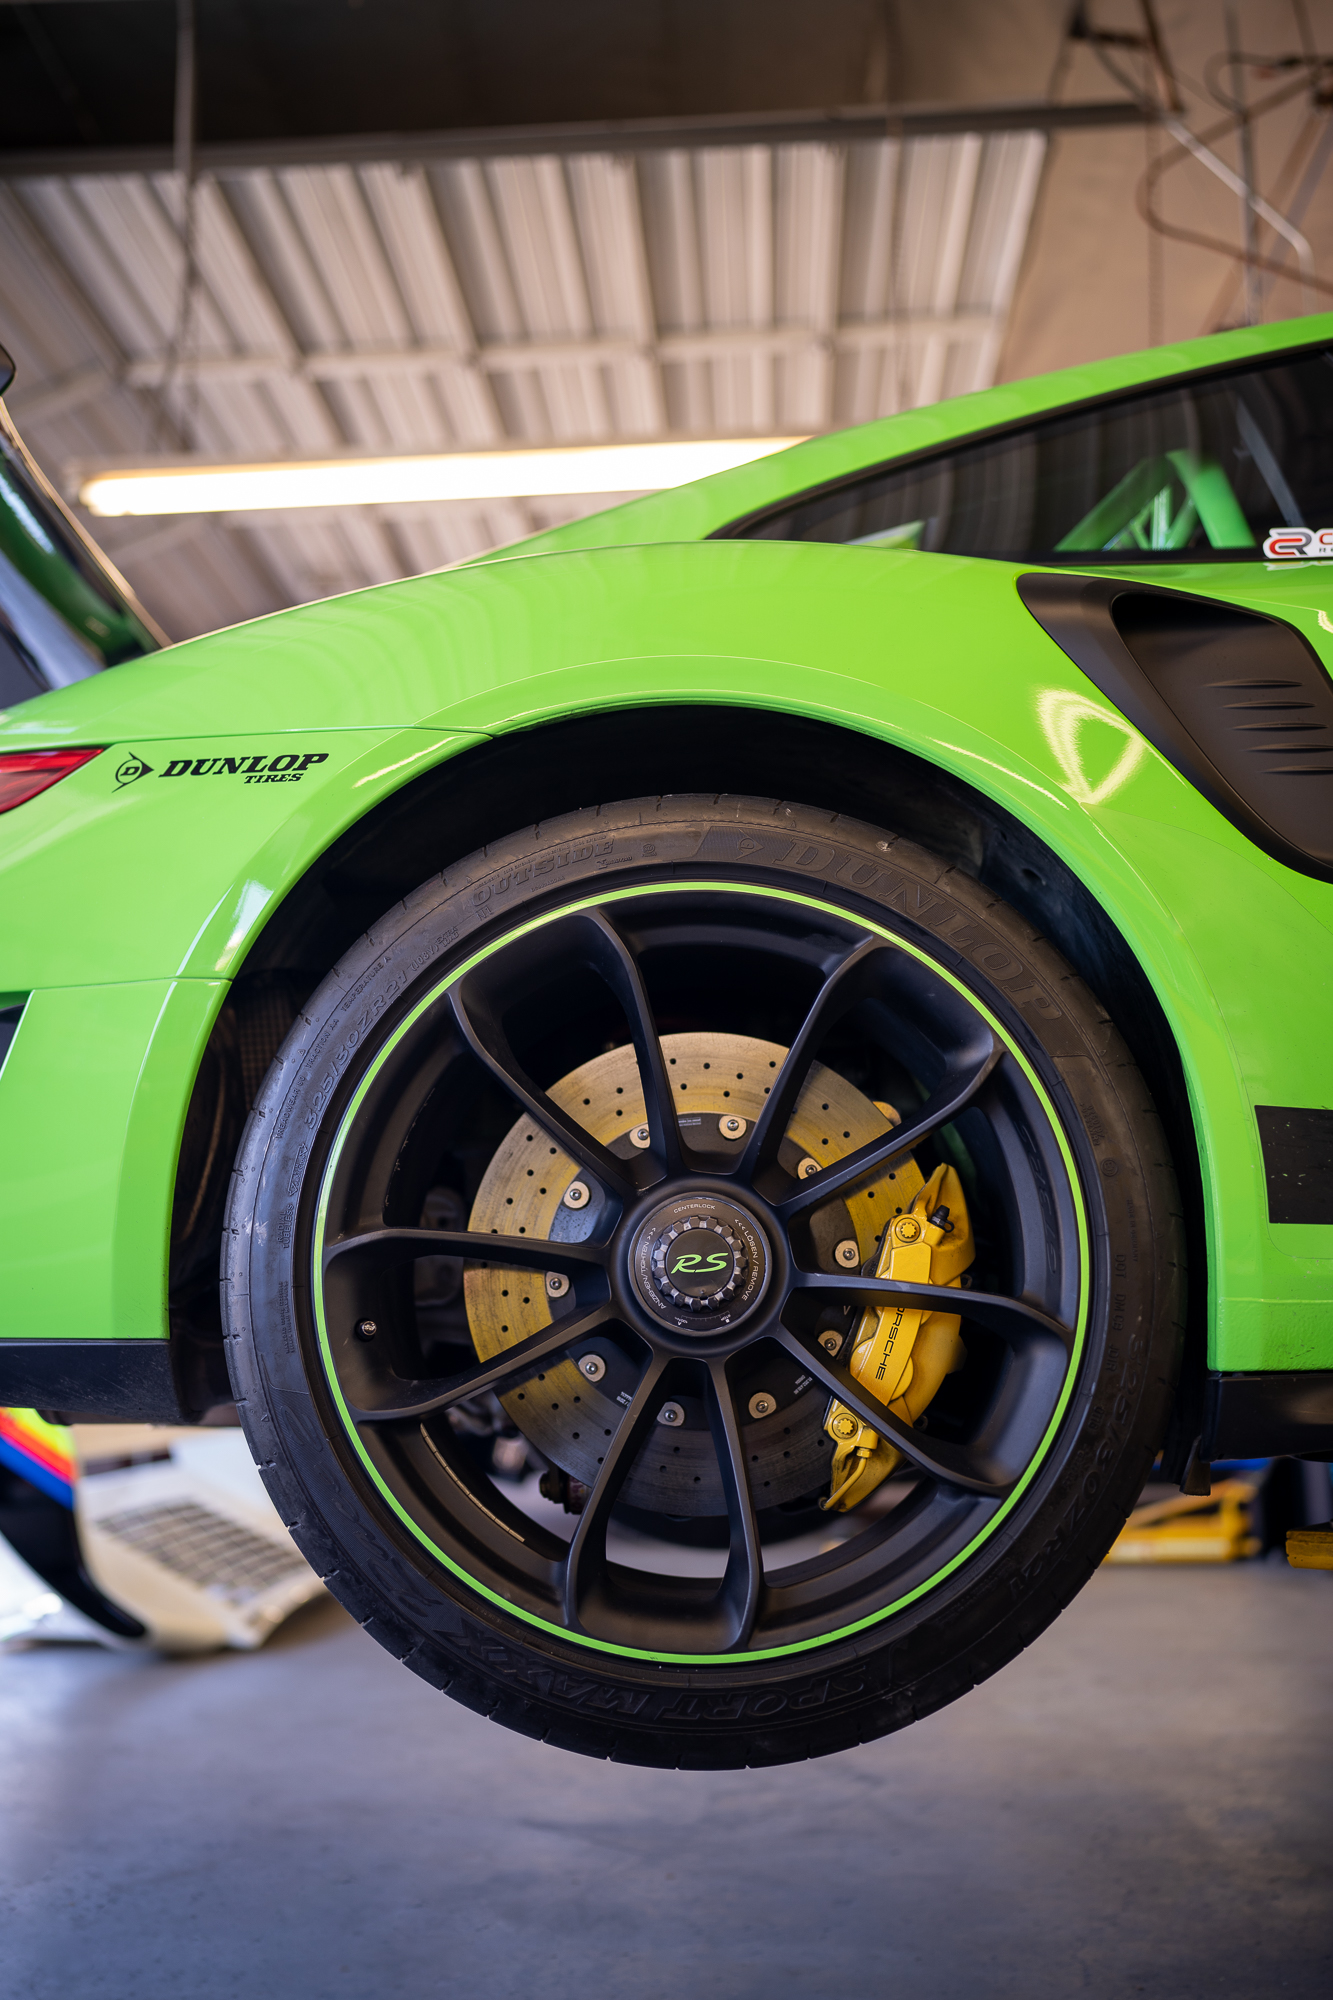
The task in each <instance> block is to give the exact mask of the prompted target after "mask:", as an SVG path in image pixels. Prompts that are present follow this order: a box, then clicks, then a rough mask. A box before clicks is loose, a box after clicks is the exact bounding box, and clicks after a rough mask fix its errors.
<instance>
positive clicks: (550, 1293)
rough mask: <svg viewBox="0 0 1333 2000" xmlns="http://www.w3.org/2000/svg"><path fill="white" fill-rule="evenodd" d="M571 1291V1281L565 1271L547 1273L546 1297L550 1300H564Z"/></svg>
mask: <svg viewBox="0 0 1333 2000" xmlns="http://www.w3.org/2000/svg"><path fill="white" fill-rule="evenodd" d="M568 1290H569V1279H568V1278H567V1277H566V1276H565V1274H564V1272H563V1271H548V1272H547V1273H546V1296H547V1298H548V1299H563V1297H564V1296H565V1293H566V1292H567V1291H568Z"/></svg>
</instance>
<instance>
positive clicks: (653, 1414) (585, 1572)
mask: <svg viewBox="0 0 1333 2000" xmlns="http://www.w3.org/2000/svg"><path fill="white" fill-rule="evenodd" d="M669 1365H670V1364H669V1362H668V1361H667V1359H666V1358H665V1357H664V1356H662V1355H658V1354H654V1355H652V1356H650V1358H649V1361H648V1365H647V1367H646V1368H645V1369H644V1371H643V1374H642V1375H641V1376H640V1377H639V1382H638V1387H637V1388H636V1389H635V1391H634V1395H633V1397H632V1398H631V1400H630V1404H629V1407H628V1408H627V1410H626V1411H625V1414H624V1416H623V1417H622V1418H621V1420H620V1422H619V1424H618V1425H617V1426H616V1432H615V1436H614V1437H613V1438H612V1439H611V1440H610V1442H609V1443H608V1445H607V1448H606V1452H605V1455H604V1457H603V1459H602V1464H601V1470H600V1471H599V1472H598V1474H597V1477H596V1479H595V1480H594V1481H593V1485H592V1491H591V1492H590V1493H589V1495H588V1499H587V1503H586V1505H585V1506H584V1509H583V1513H582V1514H581V1515H580V1517H579V1524H578V1527H577V1528H576V1529H575V1531H574V1539H573V1540H572V1541H571V1542H570V1545H569V1554H568V1556H567V1557H566V1558H565V1574H564V1611H565V1619H566V1622H567V1623H568V1624H570V1625H572V1626H574V1627H575V1628H576V1629H578V1630H582V1629H584V1625H583V1614H584V1611H585V1609H586V1608H587V1606H588V1604H589V1601H590V1600H591V1599H593V1598H597V1597H604V1596H605V1594H606V1562H607V1557H606V1532H607V1529H608V1528H609V1527H610V1525H611V1509H612V1508H613V1507H614V1506H615V1504H616V1499H617V1496H618V1495H619V1492H620V1489H621V1487H622V1486H623V1485H624V1483H625V1480H626V1479H627V1477H628V1476H629V1470H630V1467H631V1465H632V1464H633V1463H634V1454H635V1452H636V1451H637V1450H638V1449H639V1446H640V1445H641V1444H642V1442H643V1440H644V1438H645V1437H646V1436H647V1435H648V1433H649V1430H650V1429H651V1427H652V1426H653V1424H655V1423H656V1421H657V1412H658V1409H659V1408H660V1405H661V1395H662V1378H663V1375H664V1374H665V1372H666V1370H667V1368H668V1366H669Z"/></svg>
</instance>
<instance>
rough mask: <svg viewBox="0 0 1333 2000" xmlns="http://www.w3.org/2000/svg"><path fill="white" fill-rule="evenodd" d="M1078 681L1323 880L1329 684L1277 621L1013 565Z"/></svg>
mask: <svg viewBox="0 0 1333 2000" xmlns="http://www.w3.org/2000/svg"><path fill="white" fill-rule="evenodd" d="M1018 592H1019V596H1020V597H1021V598H1022V599H1023V602H1024V604H1026V606H1027V608H1028V610H1029V611H1030V612H1031V613H1032V615H1033V617H1034V618H1035V619H1036V620H1037V622H1038V624H1039V625H1041V626H1042V627H1043V629H1044V630H1045V631H1046V632H1047V633H1049V635H1050V637H1051V638H1052V639H1054V640H1055V643H1056V645H1057V646H1059V647H1061V648H1062V650H1063V651H1064V652H1066V653H1068V655H1069V657H1070V659H1071V660H1073V661H1074V663H1075V665H1076V666H1078V667H1081V668H1082V670H1083V672H1084V673H1085V674H1086V675H1087V676H1088V679H1089V680H1091V681H1093V682H1094V683H1095V684H1096V686H1097V687H1099V688H1100V689H1101V691H1102V693H1103V694H1104V695H1106V696H1107V697H1108V699H1109V700H1111V701H1113V702H1114V703H1115V705H1116V707H1117V708H1119V709H1120V710H1121V712H1122V713H1123V714H1124V715H1126V716H1127V717H1128V718H1129V720H1130V721H1131V722H1132V723H1134V724H1135V726H1136V727H1137V728H1139V729H1141V730H1142V731H1143V734H1144V735H1145V736H1146V737H1147V738H1148V740H1149V742H1150V743H1152V744H1153V745H1154V746H1155V747H1156V748H1157V749H1158V750H1160V751H1161V753H1162V755H1163V756H1164V757H1167V758H1169V759H1170V761H1171V762H1172V763H1173V764H1174V765H1175V767H1176V769H1177V770H1178V771H1180V772H1181V773H1182V774H1183V775H1184V776H1185V777H1187V778H1188V779H1189V780H1190V782H1191V784H1193V785H1195V786H1197V788H1198V790H1199V791H1201V792H1202V793H1203V794H1204V796H1205V797H1206V798H1207V799H1209V800H1211V802H1212V803H1213V805H1215V806H1216V807H1217V809H1218V811H1219V812H1222V813H1224V814H1225V815H1226V817H1227V818H1228V819H1229V820H1230V821H1231V823H1232V825H1233V826H1235V827H1237V828H1238V829H1239V830H1240V831H1241V832H1242V833H1243V834H1244V835H1245V836H1246V838H1247V839H1249V840H1252V841H1253V842H1254V844H1255V845H1256V847H1261V848H1263V850H1264V852H1265V853H1267V854H1271V855H1272V856H1273V857H1274V859H1275V860H1278V861H1282V862H1285V863H1286V865H1287V866H1288V867H1289V868H1296V869H1299V870H1300V871H1301V872H1302V873H1303V874H1306V875H1314V876H1318V877H1319V878H1320V879H1321V880H1323V881H1326V882H1327V881H1333V682H1330V680H1329V677H1328V674H1327V672H1326V671H1325V669H1324V667H1323V666H1322V664H1321V663H1320V661H1319V658H1318V656H1317V655H1316V654H1315V652H1314V651H1313V649H1312V648H1311V647H1310V646H1309V645H1308V643H1307V642H1306V640H1305V639H1303V638H1302V636H1301V634H1300V633H1299V632H1297V631H1296V630H1295V628H1294V627H1293V626H1291V625H1287V624H1285V623H1284V622H1283V621H1282V620H1281V619H1277V618H1265V617H1262V616H1261V615H1260V614H1259V613H1257V612H1252V611H1238V610H1237V609H1236V608H1235V607H1234V606H1232V605H1229V604H1218V603H1216V602H1214V601H1213V600H1212V599H1209V598H1201V597H1192V596H1189V595H1188V594H1186V593H1185V592H1184V591H1175V590H1154V589H1151V588H1144V587H1142V586H1139V585H1133V584H1126V583H1123V582H1120V581H1118V580H1112V579H1110V578H1100V577H1096V578H1089V577H1078V576H1053V575H1051V574H1050V573H1049V572H1044V573H1041V574H1035V575H1028V576H1021V577H1020V578H1019V579H1018Z"/></svg>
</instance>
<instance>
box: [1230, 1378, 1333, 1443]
mask: <svg viewBox="0 0 1333 2000" xmlns="http://www.w3.org/2000/svg"><path fill="white" fill-rule="evenodd" d="M1197 1456H1198V1457H1199V1458H1200V1459H1202V1460H1204V1461H1205V1462H1206V1463H1211V1462H1212V1461H1213V1460H1215V1459H1220V1458H1279V1457H1284V1456H1290V1457H1292V1458H1325V1457H1333V1369H1319V1370H1317V1371H1316V1370H1310V1371H1309V1372H1308V1373H1307V1372H1304V1371H1302V1372H1301V1373H1298V1374H1297V1373H1286V1372H1284V1373H1282V1374H1265V1375H1218V1374H1212V1375H1209V1377H1208V1380H1207V1384H1206V1387H1205V1391H1204V1415H1203V1436H1202V1437H1201V1439H1200V1441H1199V1445H1198V1448H1197Z"/></svg>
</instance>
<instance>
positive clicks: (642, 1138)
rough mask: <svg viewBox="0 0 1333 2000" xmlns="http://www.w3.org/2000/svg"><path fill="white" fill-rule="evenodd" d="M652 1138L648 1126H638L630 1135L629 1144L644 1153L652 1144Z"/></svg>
mask: <svg viewBox="0 0 1333 2000" xmlns="http://www.w3.org/2000/svg"><path fill="white" fill-rule="evenodd" d="M652 1138H653V1135H652V1133H651V1132H650V1131H649V1130H648V1127H647V1126H646V1125H636V1126H635V1127H634V1130H633V1131H632V1132H631V1133H630V1135H629V1142H630V1144H631V1146H637V1147H638V1149H639V1151H640V1152H642V1151H643V1150H644V1148H645V1147H646V1146H649V1145H651V1144H652Z"/></svg>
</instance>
